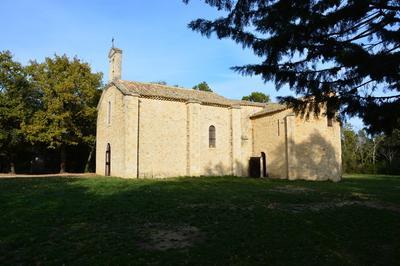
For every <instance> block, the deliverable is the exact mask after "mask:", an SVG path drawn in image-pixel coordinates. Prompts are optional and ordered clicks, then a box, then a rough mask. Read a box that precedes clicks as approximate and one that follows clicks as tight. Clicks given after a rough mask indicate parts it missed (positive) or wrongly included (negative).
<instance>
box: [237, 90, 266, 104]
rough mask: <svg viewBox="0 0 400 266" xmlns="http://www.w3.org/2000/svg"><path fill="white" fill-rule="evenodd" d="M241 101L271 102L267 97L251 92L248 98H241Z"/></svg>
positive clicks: (263, 94) (260, 93)
mask: <svg viewBox="0 0 400 266" xmlns="http://www.w3.org/2000/svg"><path fill="white" fill-rule="evenodd" d="M242 100H244V101H250V102H258V103H268V102H270V101H271V100H270V98H269V95H266V94H265V93H262V92H258V91H255V92H252V93H251V94H250V95H248V96H243V98H242Z"/></svg>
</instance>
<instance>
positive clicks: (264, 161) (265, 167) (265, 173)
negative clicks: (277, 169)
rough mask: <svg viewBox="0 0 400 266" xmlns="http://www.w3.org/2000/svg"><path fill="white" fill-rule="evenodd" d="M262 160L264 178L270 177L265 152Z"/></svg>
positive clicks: (262, 153)
mask: <svg viewBox="0 0 400 266" xmlns="http://www.w3.org/2000/svg"><path fill="white" fill-rule="evenodd" d="M261 159H262V172H263V175H262V176H263V177H268V174H267V156H266V155H265V152H261Z"/></svg>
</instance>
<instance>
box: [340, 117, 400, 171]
mask: <svg viewBox="0 0 400 266" xmlns="http://www.w3.org/2000/svg"><path fill="white" fill-rule="evenodd" d="M342 160H343V171H344V172H345V173H363V174H367V173H371V174H374V173H375V174H400V130H399V129H395V130H394V131H393V133H392V134H391V135H390V136H386V135H384V134H380V135H375V136H371V135H368V134H367V132H366V131H365V130H359V131H358V132H355V131H354V130H353V128H352V127H351V126H350V125H348V124H346V125H344V126H343V127H342Z"/></svg>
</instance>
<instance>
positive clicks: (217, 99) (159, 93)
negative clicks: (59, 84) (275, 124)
mask: <svg viewBox="0 0 400 266" xmlns="http://www.w3.org/2000/svg"><path fill="white" fill-rule="evenodd" d="M113 84H114V85H115V86H116V87H117V88H118V89H119V90H121V92H122V93H124V94H138V95H140V96H144V97H151V98H164V99H171V100H179V101H189V100H192V101H198V102H201V103H204V104H216V105H224V106H232V105H242V106H243V105H247V106H259V107H265V106H266V104H263V103H255V102H249V101H241V100H230V99H227V98H225V97H223V96H221V95H218V94H216V93H214V92H207V91H199V90H193V89H184V88H177V87H171V86H165V85H160V84H153V83H142V82H134V81H124V80H119V81H113Z"/></svg>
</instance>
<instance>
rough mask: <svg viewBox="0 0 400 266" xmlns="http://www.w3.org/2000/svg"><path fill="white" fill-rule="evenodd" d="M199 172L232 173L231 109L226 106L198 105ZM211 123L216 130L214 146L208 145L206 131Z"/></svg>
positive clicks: (210, 173)
mask: <svg viewBox="0 0 400 266" xmlns="http://www.w3.org/2000/svg"><path fill="white" fill-rule="evenodd" d="M199 118H200V131H199V132H197V133H194V134H198V135H199V137H200V150H199V154H200V174H201V175H230V174H232V150H231V141H232V139H231V138H232V136H231V111H230V109H229V108H227V107H217V106H209V105H200V112H199ZM211 125H213V126H215V130H216V146H215V148H210V147H209V142H208V140H209V138H208V131H209V127H210V126H211Z"/></svg>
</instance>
